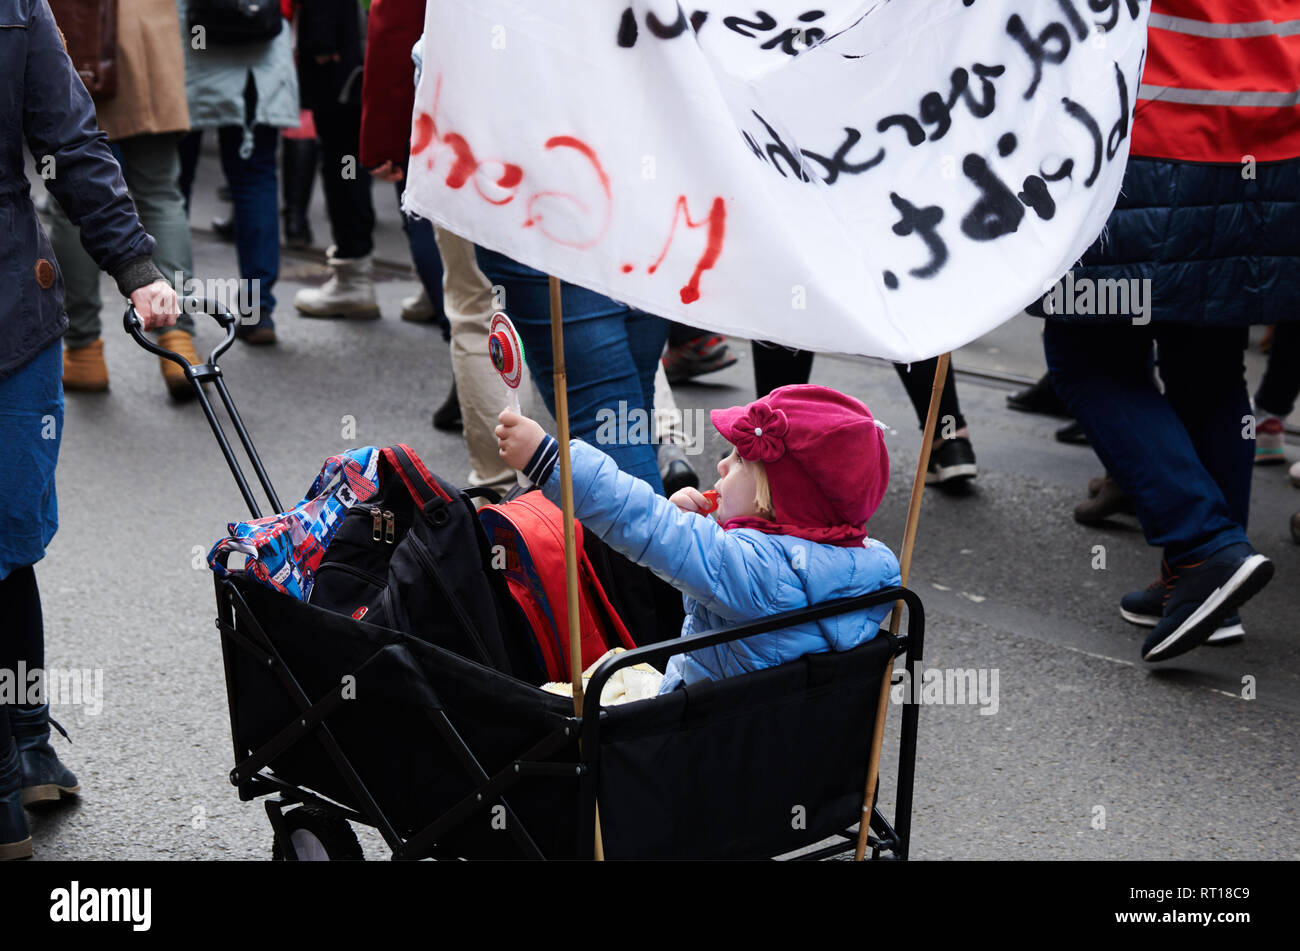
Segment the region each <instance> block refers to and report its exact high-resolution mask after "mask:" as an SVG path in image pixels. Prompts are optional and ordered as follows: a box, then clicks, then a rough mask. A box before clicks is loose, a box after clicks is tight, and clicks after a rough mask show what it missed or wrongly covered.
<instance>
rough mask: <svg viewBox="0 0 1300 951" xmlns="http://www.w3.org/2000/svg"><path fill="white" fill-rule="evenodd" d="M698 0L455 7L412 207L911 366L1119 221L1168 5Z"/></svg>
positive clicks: (721, 310) (507, 244) (557, 264)
mask: <svg viewBox="0 0 1300 951" xmlns="http://www.w3.org/2000/svg"><path fill="white" fill-rule="evenodd" d="M698 3H699V4H700V9H696V5H695V4H687V5H686V6H684V7H682V6H679V5H677V4H676V3H672V2H668V0H632V2H631V3H625V2H610V0H600V2H593V0H431V2H430V3H429V4H428V13H427V17H426V24H425V37H424V49H423V55H424V68H423V73H422V75H421V79H420V84H419V88H418V90H417V95H416V108H415V115H414V117H413V122H412V149H411V164H410V182H409V185H408V188H407V191H406V199H405V202H404V208H406V209H407V210H409V211H411V212H414V213H416V214H418V215H421V216H423V217H427V218H432V219H433V220H434V221H436V222H438V223H439V224H441V225H443V226H445V227H446V228H448V229H450V230H451V231H454V232H456V233H458V234H461V235H463V236H465V237H466V238H469V239H470V240H472V241H475V242H477V243H479V244H481V245H483V246H484V247H488V248H492V249H494V250H496V251H500V252H502V253H504V254H506V255H509V256H510V257H512V258H515V259H516V260H518V261H521V262H523V263H525V264H528V265H531V266H533V267H536V268H538V269H540V270H543V271H546V272H547V273H550V274H554V275H557V276H559V277H561V278H563V279H565V280H567V281H572V282H573V283H575V284H580V285H583V286H584V287H588V288H591V289H593V290H596V291H600V292H602V293H605V294H608V295H609V296H611V297H614V298H616V299H618V300H620V301H624V302H626V303H628V304H631V305H633V306H635V307H640V308H642V309H644V310H647V311H650V312H652V313H656V314H660V315H662V316H664V317H671V318H674V319H677V320H681V321H683V322H685V323H688V324H691V325H694V326H698V327H703V328H707V329H710V330H716V331H720V332H724V333H734V334H738V335H742V336H746V337H753V338H757V339H765V340H772V341H775V342H778V343H782V344H787V345H790V346H799V347H804V348H808V349H813V350H821V351H839V352H845V353H861V354H869V355H873V356H879V357H887V358H890V359H893V360H899V361H912V360H919V359H925V358H928V357H932V356H935V355H936V354H939V353H942V352H944V351H946V350H951V349H954V348H956V347H958V346H961V345H962V344H965V343H968V342H969V341H971V340H973V339H974V338H976V337H978V336H979V335H981V334H983V333H985V332H986V331H988V330H990V329H991V328H993V327H995V326H996V325H998V324H999V323H1001V322H1003V321H1005V320H1007V319H1008V318H1010V317H1012V316H1013V315H1015V314H1016V313H1017V312H1019V311H1020V310H1021V309H1022V308H1023V307H1024V306H1025V305H1026V304H1028V303H1030V302H1031V301H1032V300H1034V299H1035V298H1036V297H1038V296H1039V295H1041V294H1042V292H1043V290H1044V289H1045V288H1046V287H1047V286H1048V285H1050V284H1051V283H1052V282H1054V281H1055V280H1056V279H1057V278H1059V277H1060V276H1061V275H1062V274H1063V273H1064V272H1065V271H1066V270H1067V269H1068V268H1069V267H1070V266H1071V265H1072V264H1073V263H1074V262H1075V260H1077V258H1078V256H1079V255H1080V254H1081V253H1082V252H1083V250H1084V249H1085V248H1086V247H1087V246H1088V245H1089V244H1090V243H1091V242H1092V241H1093V239H1094V238H1096V237H1097V235H1098V234H1099V233H1100V231H1101V229H1102V225H1103V224H1104V223H1105V221H1106V217H1107V215H1108V214H1109V212H1110V210H1111V208H1112V206H1113V205H1114V202H1115V198H1116V196H1117V195H1118V193H1119V185H1120V180H1121V178H1122V176H1123V172H1124V166H1125V162H1126V161H1127V158H1128V145H1129V128H1130V125H1131V122H1132V115H1133V106H1134V103H1135V101H1136V96H1137V90H1138V85H1139V80H1140V78H1141V68H1142V60H1143V56H1144V54H1145V47H1146V22H1147V17H1148V15H1149V12H1150V4H1149V0H892V2H891V0H826V2H821V3H815V2H813V0H799V2H793V0H744V2H741V0H721V2H713V0H698ZM506 306H507V310H508V309H509V301H507V302H506Z"/></svg>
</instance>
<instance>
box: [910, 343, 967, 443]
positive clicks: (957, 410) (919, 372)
mask: <svg viewBox="0 0 1300 951" xmlns="http://www.w3.org/2000/svg"><path fill="white" fill-rule="evenodd" d="M894 369H895V370H897V371H898V378H899V379H900V380H902V381H903V387H904V389H906V390H907V396H908V398H909V399H910V400H911V401H912V408H913V409H915V410H916V418H917V420H918V421H919V422H920V424H921V428H922V429H924V428H925V414H926V412H927V411H928V410H929V408H930V390H931V389H932V388H933V387H934V372H935V370H937V369H939V358H938V357H934V358H932V359H930V360H922V361H921V362H920V363H913V364H911V365H910V366H909V365H908V364H906V363H895V364H894ZM938 426H939V428H938V430H937V435H940V436H942V435H943V434H944V432H945V431H947V432H948V433H949V435H951V434H952V433H953V432H956V431H957V430H959V429H963V428H965V426H966V417H965V416H963V415H962V414H961V405H960V404H959V403H958V402H957V381H956V379H955V378H954V377H953V375H952V361H951V360H949V361H948V375H947V376H946V377H944V381H943V393H942V395H941V396H940V397H939V424H938ZM949 427H951V428H950V429H949Z"/></svg>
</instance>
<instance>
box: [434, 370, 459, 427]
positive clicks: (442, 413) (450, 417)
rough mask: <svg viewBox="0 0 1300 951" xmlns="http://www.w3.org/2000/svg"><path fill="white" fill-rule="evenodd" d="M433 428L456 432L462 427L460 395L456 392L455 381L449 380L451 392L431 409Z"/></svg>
mask: <svg viewBox="0 0 1300 951" xmlns="http://www.w3.org/2000/svg"><path fill="white" fill-rule="evenodd" d="M433 428H434V429H438V430H441V431H442V432H444V433H458V432H460V431H461V430H462V429H463V428H464V421H463V420H462V419H461V417H460V397H459V396H458V395H457V394H456V381H455V380H452V381H451V392H450V393H448V394H447V398H446V399H445V400H443V402H442V405H441V406H439V407H438V408H437V409H435V410H434V411H433Z"/></svg>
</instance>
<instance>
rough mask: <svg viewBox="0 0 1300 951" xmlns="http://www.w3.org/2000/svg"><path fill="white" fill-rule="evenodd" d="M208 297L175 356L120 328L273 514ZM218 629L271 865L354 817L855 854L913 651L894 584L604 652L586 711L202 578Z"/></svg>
mask: <svg viewBox="0 0 1300 951" xmlns="http://www.w3.org/2000/svg"><path fill="white" fill-rule="evenodd" d="M204 306H205V307H207V309H209V312H210V313H212V316H214V317H215V318H216V319H217V320H218V322H219V323H221V324H222V325H223V326H224V327H225V328H226V338H225V340H223V341H222V342H221V343H220V344H219V345H218V346H217V347H216V348H215V349H214V350H213V352H212V354H211V355H210V356H209V358H208V361H207V362H206V363H204V364H201V365H197V366H187V365H186V364H185V361H184V360H183V359H182V358H181V357H179V356H178V355H177V354H174V353H171V352H169V351H166V350H164V349H162V348H160V347H158V346H157V345H155V344H154V343H152V342H151V341H150V340H148V339H147V338H146V337H144V335H143V334H142V333H141V332H140V328H139V323H138V318H137V317H136V315H135V313H134V310H133V309H131V308H128V310H127V314H126V318H125V321H124V323H125V325H126V328H127V330H128V332H130V333H131V334H132V336H133V337H135V339H136V341H137V342H138V343H140V345H141V346H143V347H145V348H146V349H148V350H150V351H151V352H154V353H157V354H159V355H160V356H163V357H167V358H169V359H172V360H174V361H176V362H177V363H179V364H181V365H182V366H185V367H186V374H187V376H188V378H189V379H190V381H191V383H192V384H193V385H194V387H195V389H196V390H197V394H198V401H199V404H200V406H201V407H202V408H203V411H204V413H205V415H206V417H207V419H208V422H209V424H210V425H211V427H212V430H213V433H214V434H215V436H216V438H217V441H218V443H219V445H220V447H221V449H222V452H223V454H224V456H225V458H226V461H227V463H228V464H229V466H230V469H231V472H232V474H233V475H234V477H235V480H236V482H237V483H238V485H239V488H240V491H241V493H242V494H243V496H244V499H245V501H246V502H247V504H248V506H249V509H250V511H251V512H252V513H253V515H254V517H259V516H260V515H261V513H260V511H259V508H258V505H257V503H256V501H255V499H254V497H253V494H252V491H251V490H250V488H249V486H248V484H247V481H246V480H245V478H244V475H243V472H242V470H241V467H240V465H239V463H238V461H237V460H236V458H235V455H234V453H233V451H232V449H231V446H230V443H229V441H228V440H227V439H226V436H225V433H224V431H223V428H222V425H221V423H220V422H219V420H218V418H217V415H216V413H215V411H214V409H213V407H212V405H211V404H210V403H209V401H208V399H207V396H206V392H205V389H204V386H203V384H204V383H211V384H212V385H213V387H214V388H215V389H216V391H217V394H218V396H219V397H220V399H221V401H222V403H223V404H224V406H225V409H226V412H227V415H228V416H229V419H230V422H231V424H232V425H233V427H234V429H235V432H236V434H237V435H238V438H239V440H240V442H241V444H242V445H243V448H244V451H245V452H246V453H247V455H248V458H249V460H250V462H251V464H252V466H253V469H254V471H255V472H256V474H257V476H258V480H259V482H260V483H261V487H262V489H263V490H264V491H265V493H266V496H267V499H268V501H269V502H270V504H271V506H272V507H273V508H274V509H275V510H276V511H280V510H281V509H282V506H281V505H280V503H279V499H278V497H277V496H276V494H275V491H274V488H273V487H272V485H271V482H270V480H269V478H268V477H267V475H266V472H265V470H264V467H263V466H262V464H261V461H260V460H259V458H258V455H257V451H256V449H255V448H254V446H253V443H252V440H251V439H250V438H249V436H248V433H247V431H246V429H245V428H244V425H243V423H242V421H241V420H240V417H239V414H238V413H237V412H236V410H235V406H234V403H233V401H232V400H231V398H230V395H229V393H228V391H227V388H226V385H225V382H224V380H223V377H222V372H221V370H220V369H219V368H218V366H217V359H218V358H219V357H220V355H221V354H222V353H223V352H225V350H226V349H228V348H229V346H230V345H231V343H232V342H233V340H234V330H235V325H236V321H235V318H234V317H233V316H232V315H231V314H230V313H229V312H228V311H226V310H225V309H224V308H221V307H211V306H209V305H206V304H205V305H204ZM216 598H217V620H216V626H217V628H218V630H219V631H220V636H221V645H222V655H223V658H224V665H225V674H226V692H227V698H228V701H229V707H230V727H231V737H232V740H233V744H234V758H235V766H234V769H232V770H231V772H230V780H231V782H232V783H233V784H234V785H235V787H236V788H237V789H238V790H239V796H240V799H242V800H245V801H247V800H251V799H254V798H258V797H267V799H266V803H265V805H266V812H267V816H268V817H269V818H270V821H271V826H272V828H273V830H274V846H273V856H274V857H276V858H282V859H289V860H304V859H350V858H361V857H362V855H361V848H360V846H359V844H358V842H357V839H356V836H355V834H354V832H353V831H352V828H351V826H350V824H351V823H360V824H363V825H367V826H372V827H374V828H375V829H377V830H378V831H379V833H380V834H381V835H382V836H383V838H384V840H385V842H386V843H387V845H388V847H389V848H390V849H391V850H392V855H393V857H394V858H402V859H417V858H429V857H433V858H590V857H594V856H595V855H596V854H597V817H598V818H599V836H600V844H601V846H602V847H603V854H604V856H605V857H606V858H610V859H626V858H772V857H779V856H786V855H791V854H792V853H795V855H796V857H798V858H803V859H811V858H824V857H828V856H831V855H836V854H843V853H846V852H850V851H852V849H853V847H854V845H855V841H856V837H857V832H856V831H854V827H855V826H856V825H857V824H858V822H859V820H860V819H862V818H863V817H864V815H865V814H866V810H865V809H864V806H863V795H864V790H865V788H866V782H867V771H868V760H869V758H870V756H871V754H872V746H873V742H874V733H875V728H876V719H877V706H878V703H879V698H880V691H881V684H882V680H883V679H884V678H885V677H886V675H887V671H888V670H889V669H891V665H892V664H893V662H894V661H895V660H896V659H898V658H900V657H902V658H903V660H904V663H905V664H906V666H907V669H914V667H913V665H914V664H917V663H919V662H920V660H921V651H922V642H923V636H924V623H925V622H924V611H923V608H922V605H921V601H920V599H919V598H918V597H917V596H916V594H915V593H913V592H912V591H910V590H907V589H905V588H890V589H886V590H882V591H878V592H874V593H872V594H869V595H864V596H861V597H856V598H847V599H842V600H839V601H834V602H828V603H824V604H820V605H817V606H815V607H811V608H807V609H803V610H800V611H794V612H789V613H786V614H781V615H774V616H771V617H768V618H764V619H762V620H759V621H755V622H751V623H746V624H741V625H735V626H732V627H728V628H724V629H720V630H716V631H710V632H707V633H703V634H698V635H694V636H691V637H687V638H675V639H673V640H670V641H665V642H661V643H656V644H651V645H649V646H645V647H639V648H637V649H635V650H632V651H628V652H626V653H623V654H619V655H617V656H616V657H614V658H612V659H610V660H609V661H607V662H606V663H604V664H603V665H602V666H601V667H600V668H599V669H598V670H597V671H596V673H595V675H594V676H593V677H592V679H591V682H590V684H589V686H588V688H587V693H586V703H585V705H584V710H583V714H582V716H581V717H578V716H575V715H574V710H573V702H572V699H571V698H568V697H562V696H558V695H555V694H551V693H548V692H546V691H543V690H541V689H540V688H539V687H537V686H534V685H533V684H530V683H526V682H524V681H521V680H518V679H516V678H514V677H512V676H510V675H508V674H505V673H502V672H501V671H499V670H494V669H492V668H489V667H486V666H483V665H481V664H479V663H476V662H475V661H473V660H470V659H468V658H465V657H462V656H460V655H458V654H455V653H452V652H450V651H447V650H444V649H442V648H440V647H438V646H436V645H434V644H431V643H427V642H425V641H423V640H421V639H419V638H417V637H413V636H411V635H408V634H405V633H402V632H399V631H394V630H389V629H387V628H384V627H379V626H376V625H372V624H367V623H365V622H363V621H357V620H353V619H352V618H351V617H348V616H346V615H342V614H336V613H333V612H331V611H327V610H325V609H323V608H321V607H318V606H316V605H314V604H310V603H304V602H302V601H298V600H297V599H295V598H293V597H290V596H288V595H284V594H280V593H279V592H276V591H274V590H271V589H270V588H267V587H264V586H262V585H260V584H258V583H256V582H255V581H252V580H250V579H248V578H246V577H244V576H243V575H239V574H232V575H228V576H226V577H220V576H217V577H216ZM895 601H901V602H903V604H904V605H906V626H905V633H903V634H901V635H891V634H889V633H887V632H886V631H884V630H883V629H882V631H881V632H880V634H879V635H877V636H876V637H875V638H873V639H872V640H870V641H868V642H866V643H864V644H862V645H861V646H859V647H857V648H854V649H853V650H850V651H846V652H842V653H835V652H830V653H820V654H809V655H806V656H804V657H801V658H799V659H797V660H795V661H792V662H790V663H787V664H784V665H782V666H780V667H776V668H771V669H767V670H760V671H755V672H753V673H748V674H744V675H740V676H736V677H731V678H728V679H725V680H720V681H713V682H708V683H704V684H698V685H694V686H690V687H684V688H681V689H678V690H676V691H673V692H672V693H669V694H665V695H663V696H659V697H655V698H652V699H649V700H642V701H638V702H633V703H626V704H621V705H616V706H603V705H602V704H601V703H600V699H599V698H600V696H601V692H602V688H603V686H604V684H605V683H606V681H607V680H608V679H609V677H610V676H611V675H612V674H613V673H615V672H616V671H617V670H618V669H620V668H622V667H626V666H629V665H633V664H637V663H643V662H644V663H650V664H652V665H655V666H656V667H658V668H659V669H663V666H664V664H665V663H666V662H667V660H668V658H669V657H670V656H671V655H673V654H678V653H683V652H686V651H689V650H694V649H698V648H702V647H706V646H710V645H715V644H720V643H724V642H727V641H734V640H739V639H741V638H745V637H749V636H752V635H755V634H761V633H765V632H768V631H773V630H778V629H781V628H784V627H788V626H790V625H793V624H796V623H799V622H804V621H811V620H816V619H820V618H824V617H830V616H833V615H839V614H845V613H850V612H854V611H860V610H863V609H864V608H868V607H871V606H876V605H881V604H889V603H893V602H895ZM918 713H919V708H918V706H917V705H915V704H907V705H905V706H904V707H903V713H902V722H901V737H900V742H899V751H898V768H897V788H896V791H895V799H894V803H895V810H894V819H893V822H892V824H891V823H890V822H889V821H888V820H887V819H886V818H885V816H884V815H883V814H882V813H881V811H880V810H879V809H878V808H876V807H875V805H874V803H873V805H872V808H871V809H870V820H869V821H870V836H869V838H868V845H869V847H870V852H869V855H870V857H872V858H894V859H906V858H907V854H908V843H909V838H910V826H911V807H912V783H913V774H914V769H915V761H916V733H917V717H918Z"/></svg>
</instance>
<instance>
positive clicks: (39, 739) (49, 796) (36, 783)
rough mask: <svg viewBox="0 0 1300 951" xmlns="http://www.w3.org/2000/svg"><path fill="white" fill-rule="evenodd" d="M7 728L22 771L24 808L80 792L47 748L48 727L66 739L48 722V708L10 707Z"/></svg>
mask: <svg viewBox="0 0 1300 951" xmlns="http://www.w3.org/2000/svg"><path fill="white" fill-rule="evenodd" d="M9 724H10V726H11V727H12V729H13V734H14V745H15V747H16V748H17V750H18V761H19V766H20V767H21V769H22V776H23V791H22V800H23V805H24V806H34V805H36V804H38V803H49V802H58V801H59V800H60V799H68V798H70V797H73V796H76V795H77V794H78V793H79V792H81V784H80V783H78V782H77V777H76V776H75V775H74V774H73V772H72V770H70V769H68V767H66V766H64V765H63V764H62V763H61V762H59V756H58V754H57V753H55V752H54V747H53V746H51V745H50V726H51V724H52V725H53V726H54V727H55V728H56V729H57V730H58V731H59V732H60V733H62V734H63V738H64V739H67V738H68V734H67V731H65V730H64V729H63V727H61V726H59V724H58V723H57V722H56V721H54V720H51V719H50V705H49V704H48V703H43V704H41V705H40V706H39V707H17V706H15V707H10V708H9Z"/></svg>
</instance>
